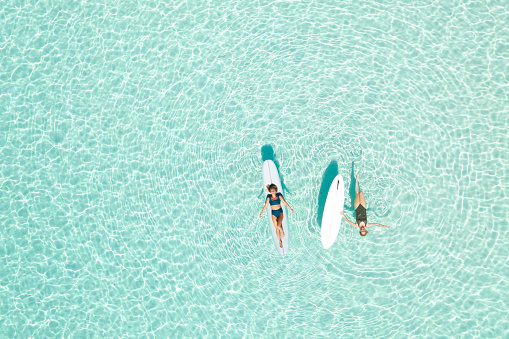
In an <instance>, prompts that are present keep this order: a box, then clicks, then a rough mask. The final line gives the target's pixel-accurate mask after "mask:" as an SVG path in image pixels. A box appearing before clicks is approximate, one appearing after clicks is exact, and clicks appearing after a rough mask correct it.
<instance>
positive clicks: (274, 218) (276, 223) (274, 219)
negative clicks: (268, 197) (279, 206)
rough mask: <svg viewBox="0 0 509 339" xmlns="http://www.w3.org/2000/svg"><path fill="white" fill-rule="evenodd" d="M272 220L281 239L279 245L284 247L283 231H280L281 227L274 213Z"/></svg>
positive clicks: (278, 237)
mask: <svg viewBox="0 0 509 339" xmlns="http://www.w3.org/2000/svg"><path fill="white" fill-rule="evenodd" d="M272 222H273V223H274V227H275V228H276V235H277V239H278V240H279V247H281V248H283V243H282V242H281V232H280V231H279V230H280V229H281V227H279V226H278V222H277V218H276V217H275V216H274V214H273V215H272Z"/></svg>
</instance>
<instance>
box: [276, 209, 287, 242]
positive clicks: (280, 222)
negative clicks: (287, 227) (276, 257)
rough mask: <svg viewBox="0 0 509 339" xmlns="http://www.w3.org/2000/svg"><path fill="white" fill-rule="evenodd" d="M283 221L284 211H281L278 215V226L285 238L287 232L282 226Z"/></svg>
mask: <svg viewBox="0 0 509 339" xmlns="http://www.w3.org/2000/svg"><path fill="white" fill-rule="evenodd" d="M282 223H283V213H281V214H280V215H278V217H277V227H278V228H279V229H280V230H281V234H282V235H283V238H284V237H285V232H284V231H283V227H282V226H281V224H282Z"/></svg>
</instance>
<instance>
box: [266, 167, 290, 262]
mask: <svg viewBox="0 0 509 339" xmlns="http://www.w3.org/2000/svg"><path fill="white" fill-rule="evenodd" d="M270 184H276V186H277V189H278V192H279V193H281V194H283V192H282V186H281V180H280V179H279V173H278V171H277V168H276V164H275V163H274V162H273V161H272V160H265V161H264V162H263V191H264V192H265V194H264V202H265V199H267V194H269V192H268V191H267V185H270ZM281 208H282V209H283V223H282V225H281V226H282V227H283V231H284V232H285V237H284V238H281V241H282V243H283V248H281V247H279V240H278V239H277V233H276V226H274V222H273V221H272V209H271V208H270V205H269V206H267V211H266V213H267V219H268V220H269V228H270V231H271V233H272V239H273V240H274V246H276V250H277V251H278V252H279V254H281V255H283V256H284V255H286V254H288V249H289V241H288V238H289V237H290V234H289V232H288V212H287V210H286V206H285V205H283V204H281Z"/></svg>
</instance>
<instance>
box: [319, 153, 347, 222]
mask: <svg viewBox="0 0 509 339" xmlns="http://www.w3.org/2000/svg"><path fill="white" fill-rule="evenodd" d="M338 174H339V172H338V162H337V161H336V160H332V161H331V162H330V164H329V166H327V168H326V169H325V172H324V173H323V177H322V184H321V185H320V192H319V193H318V215H317V217H316V222H317V223H318V226H320V228H321V227H322V218H323V210H324V208H325V201H327V195H328V194H329V188H330V185H331V184H332V182H333V181H334V178H335V177H336V176H337V175H338ZM354 193H355V187H354Z"/></svg>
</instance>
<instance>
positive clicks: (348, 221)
mask: <svg viewBox="0 0 509 339" xmlns="http://www.w3.org/2000/svg"><path fill="white" fill-rule="evenodd" d="M341 215H342V216H343V217H345V220H346V222H347V223H349V224H350V225H352V226H353V227H359V226H358V225H356V224H354V223H353V222H351V221H350V220H348V218H347V217H346V215H345V214H344V213H343V212H341Z"/></svg>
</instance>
